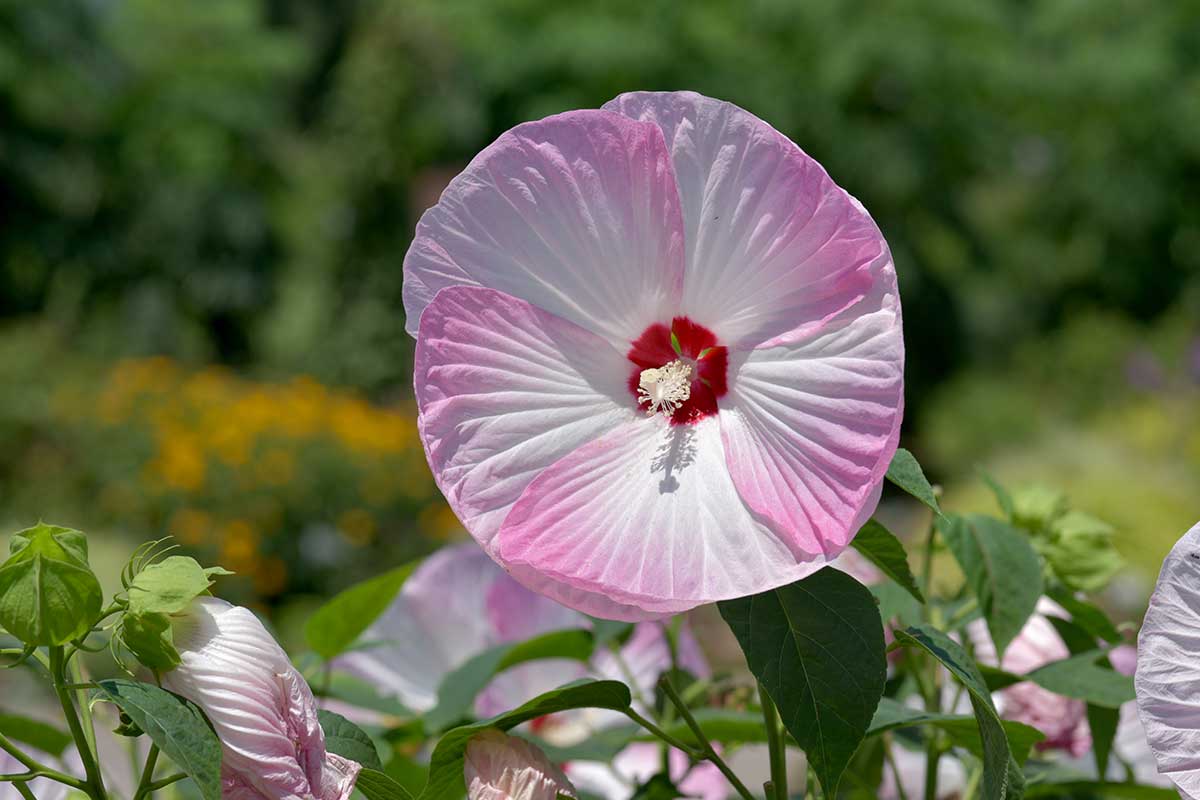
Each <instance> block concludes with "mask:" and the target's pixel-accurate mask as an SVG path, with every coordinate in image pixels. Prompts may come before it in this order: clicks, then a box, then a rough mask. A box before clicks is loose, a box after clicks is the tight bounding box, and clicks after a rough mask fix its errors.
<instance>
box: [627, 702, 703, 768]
mask: <svg viewBox="0 0 1200 800" xmlns="http://www.w3.org/2000/svg"><path fill="white" fill-rule="evenodd" d="M625 716H627V717H629V718H630V719H631V720H633V721H634V722H636V723H637V724H638V725H641V726H642V727H643V728H645V729H646V730H647V731H649V732H650V733H652V734H654V735H655V736H657V737H658V738H659V739H661V740H663V741H664V742H666V743H667V744H669V745H670V746H671V747H674V748H675V749H676V750H682V751H683V752H684V753H686V754H687V756H688V757H689V758H695V759H703V758H704V757H705V754H704V752H703V751H702V750H697V749H696V748H694V747H692V746H691V745H690V744H687V743H686V742H684V741H682V740H680V739H677V738H675V737H674V736H672V735H671V734H669V733H667V732H666V731H664V730H663V729H662V728H660V727H658V726H657V725H655V724H654V723H653V722H651V721H650V720H648V719H646V718H645V717H643V716H642V715H641V714H639V713H637V712H636V711H634V710H633V709H632V708H627V709H625Z"/></svg>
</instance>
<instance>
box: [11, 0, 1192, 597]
mask: <svg viewBox="0 0 1200 800" xmlns="http://www.w3.org/2000/svg"><path fill="white" fill-rule="evenodd" d="M1198 20H1200V3H1197V2H1195V0H1181V2H1175V3H1160V4H1152V5H1149V6H1147V5H1144V4H1137V3H1132V2H1128V0H1092V1H1091V2H1083V1H1082V0H1064V1H1063V2H1057V3H1045V4H1024V3H1016V2H1011V1H1010V0H986V2H977V3H959V2H954V1H953V0H921V2H916V3H904V4H895V3H883V2H863V1H862V0H839V1H838V2H828V3H812V4H795V3H792V2H785V1H784V0H755V1H754V2H748V3H738V4H731V3H726V2H721V1H720V0H695V2H691V3H686V4H681V3H675V2H670V1H669V0H637V2H632V1H630V2H625V1H621V2H599V0H594V1H593V2H581V3H571V4H547V3H544V2H541V1H540V0H493V1H492V2H488V0H353V1H351V2H343V3H323V2H318V1H317V0H298V1H297V2H289V3H283V2H278V0H275V1H271V0H263V2H244V1H243V0H211V1H210V2H206V3H201V4H195V3H192V4H182V5H181V4H164V3H160V2H156V1H155V0H120V2H71V1H70V0H46V2H39V3H23V2H18V1H17V0H4V1H3V2H2V3H0V115H2V118H3V120H4V123H3V126H0V219H2V220H3V224H2V225H0V375H2V376H3V377H2V379H3V382H4V385H5V386H6V387H11V389H10V390H9V391H5V392H3V393H0V446H2V447H3V451H4V453H5V454H6V457H5V458H4V459H3V460H2V461H0V497H2V498H3V514H4V516H6V517H9V518H11V520H12V523H11V524H6V525H5V526H4V529H5V530H14V529H17V528H20V527H24V526H25V525H26V524H29V523H31V522H32V521H34V516H36V515H37V514H44V515H46V516H47V517H48V518H54V519H57V520H62V521H64V522H65V523H67V524H75V525H77V526H78V527H82V528H87V529H89V530H97V529H107V530H109V531H111V532H112V533H113V534H118V533H121V534H129V535H130V536H131V537H134V538H147V537H156V536H161V535H164V534H166V533H168V532H170V533H173V534H175V535H177V536H178V537H179V538H180V539H181V541H183V542H184V543H185V544H187V545H188V546H190V547H194V548H197V549H200V550H207V551H208V552H211V553H212V554H213V557H214V558H217V559H219V560H220V561H221V562H222V563H224V564H226V566H230V567H232V568H235V569H238V571H239V573H240V577H239V578H238V579H237V581H240V582H241V588H240V591H241V592H242V593H243V595H244V597H243V599H246V598H249V597H259V598H262V599H265V600H268V601H270V602H275V601H277V600H281V599H285V598H287V597H290V596H293V595H295V594H296V593H305V592H325V591H327V590H328V589H329V588H330V587H336V586H341V585H344V584H346V583H347V582H349V581H350V580H351V579H352V578H353V577H354V576H355V575H356V574H364V573H369V572H372V571H375V570H377V568H378V565H379V564H380V563H387V564H398V563H401V561H402V560H404V559H405V558H407V557H408V556H410V555H412V554H415V553H417V552H423V551H425V550H428V549H430V548H431V547H432V546H433V543H432V541H430V540H431V539H437V538H438V537H442V536H446V535H450V534H452V533H453V529H454V524H453V519H452V517H450V516H448V512H446V511H445V510H444V507H443V506H441V504H440V501H439V500H438V498H437V492H436V490H435V489H434V488H433V486H432V484H431V482H430V478H429V476H428V471H427V469H426V467H425V464H424V460H423V456H422V454H421V452H420V447H419V444H418V443H417V442H416V440H415V436H414V433H415V432H414V430H413V414H412V409H411V394H410V388H409V380H410V370H411V342H410V340H409V339H408V337H407V336H406V335H405V334H404V332H403V323H404V319H403V312H402V306H401V302H400V289H401V271H400V266H401V260H402V257H403V253H404V251H405V249H406V248H407V245H408V242H409V238H410V236H411V232H412V229H413V225H414V223H415V220H416V217H417V216H418V215H419V213H420V212H421V211H422V210H423V209H424V208H425V207H427V206H428V205H430V204H431V203H433V202H434V201H435V200H436V197H437V195H438V192H439V191H440V190H441V187H442V186H443V185H444V184H445V182H446V180H448V178H449V177H450V176H452V175H453V174H454V173H455V172H457V171H458V170H459V169H460V168H461V167H462V166H463V165H464V164H465V163H466V161H467V160H468V159H469V158H470V157H471V156H472V155H473V154H474V153H475V152H477V151H478V150H479V149H480V148H481V147H482V146H484V145H485V144H486V143H488V142H489V141H491V140H492V139H493V138H494V137H495V136H497V135H498V134H499V133H500V132H502V131H503V130H505V129H506V128H508V127H510V126H512V125H514V124H516V123H518V122H520V121H523V120H526V119H530V118H535V117H539V116H543V115H545V114H549V113H553V112H557V111H561V110H565V109H569V108H576V107H589V106H597V105H599V104H601V103H603V102H604V101H605V100H607V99H609V98H610V97H612V96H613V95H615V94H617V93H619V92H621V91H623V90H627V89H636V88H650V89H666V88H690V89H695V90H697V91H700V92H702V93H705V94H709V95H713V96H716V97H721V98H724V99H728V100H731V101H734V102H736V103H738V104H739V105H742V106H743V107H745V108H748V109H750V110H751V111H753V112H754V113H756V114H758V115H759V116H761V117H763V118H764V119H767V120H768V121H770V122H771V123H772V124H773V125H775V126H776V127H778V128H779V129H780V130H782V131H784V132H785V133H787V134H788V135H789V136H791V137H792V138H793V139H794V140H795V141H797V142H798V143H799V144H800V145H801V146H802V147H803V148H804V149H805V150H807V151H808V152H809V153H810V154H812V155H813V156H814V157H816V158H817V159H818V160H819V161H821V162H822V163H823V164H824V165H825V166H826V168H827V169H828V170H829V171H830V173H831V174H832V175H833V176H834V177H835V179H836V180H837V181H838V182H839V183H840V184H841V185H843V186H844V187H846V188H847V189H848V190H849V191H850V192H851V193H853V194H855V195H856V196H857V197H859V198H860V199H861V200H862V201H863V202H864V203H865V204H866V205H867V207H868V208H869V209H870V210H871V212H872V214H873V215H874V216H875V218H876V220H877V221H878V222H879V224H880V226H881V227H882V228H883V230H884V232H885V234H886V235H887V237H888V240H889V242H890V244H891V246H892V249H893V252H894V254H895V258H896V262H897V266H898V269H899V273H900V279H901V287H902V292H903V299H904V308H905V324H906V336H907V339H908V348H909V361H908V386H909V391H908V398H907V403H908V416H907V420H906V435H907V437H908V440H909V444H910V446H911V447H912V449H914V450H915V451H917V452H918V453H920V454H921V457H922V460H923V462H924V463H925V464H926V466H927V467H928V468H929V469H930V471H931V474H932V475H933V476H934V477H935V478H938V479H940V480H943V481H945V482H947V483H948V484H949V485H948V494H947V498H946V499H947V505H948V506H949V507H953V508H959V509H969V508H973V507H978V506H979V505H981V504H984V503H990V500H989V499H987V498H986V497H985V496H984V495H983V494H982V491H983V490H981V489H980V488H979V487H980V484H979V482H978V481H976V480H975V479H974V478H973V476H972V475H971V468H972V467H973V466H974V465H975V464H978V463H984V464H986V465H987V466H988V468H989V470H990V471H992V472H993V473H995V474H996V475H997V476H999V477H1001V478H1002V479H1004V480H1005V481H1006V482H1008V483H1010V484H1012V483H1021V482H1028V481H1034V480H1037V481H1043V482H1049V483H1052V484H1055V485H1059V486H1062V487H1064V488H1065V489H1067V490H1068V492H1069V493H1070V495H1071V498H1072V500H1073V501H1076V502H1077V504H1078V505H1079V506H1080V507H1083V508H1087V509H1088V510H1090V511H1092V512H1094V513H1096V514H1097V515H1099V516H1101V517H1102V518H1104V519H1107V520H1109V521H1111V522H1113V523H1114V524H1115V525H1116V526H1117V541H1118V545H1119V546H1120V547H1121V548H1122V549H1123V550H1124V551H1125V553H1126V555H1128V556H1129V557H1130V558H1131V559H1132V560H1133V561H1134V563H1135V565H1137V566H1140V567H1141V569H1142V571H1143V574H1145V573H1147V572H1150V574H1152V570H1154V569H1156V568H1157V565H1158V564H1159V562H1160V561H1161V558H1162V556H1163V555H1164V554H1165V553H1166V550H1167V548H1168V546H1169V544H1170V543H1171V542H1173V541H1174V539H1175V538H1176V537H1177V536H1178V535H1179V534H1180V533H1181V532H1182V531H1183V530H1186V528H1187V527H1188V526H1190V525H1191V524H1192V523H1193V522H1194V521H1195V519H1194V517H1195V507H1194V496H1195V486H1197V485H1198V482H1200V411H1198V410H1197V409H1200V403H1198V402H1197V400H1200V325H1198V323H1197V320H1200V194H1198V193H1197V192H1196V190H1195V187H1196V185H1198V182H1200V138H1198V137H1197V136H1196V135H1195V131H1196V130H1197V129H1200V104H1197V103H1196V102H1195V98H1196V96H1197V95H1198V94H1200V24H1197V21H1198ZM960 485H961V487H962V488H959V487H960ZM1117 487H1119V488H1120V489H1121V491H1114V488H1117ZM1189 506H1190V507H1189ZM31 515H34V516H31ZM900 527H902V526H900ZM344 543H348V544H349V545H351V546H350V547H345V546H342V545H343V544H344ZM96 548H97V549H99V544H97V545H96ZM381 559H382V561H381ZM235 591H236V590H232V589H231V593H234V592H235ZM1140 602H1141V599H1137V598H1135V599H1134V600H1133V601H1132V602H1131V605H1133V606H1136V605H1137V604H1138V603H1140Z"/></svg>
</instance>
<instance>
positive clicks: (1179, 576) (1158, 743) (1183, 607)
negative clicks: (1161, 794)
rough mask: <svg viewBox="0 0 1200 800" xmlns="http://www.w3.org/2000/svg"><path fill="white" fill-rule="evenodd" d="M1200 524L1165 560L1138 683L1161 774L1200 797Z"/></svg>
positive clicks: (1145, 627) (1142, 641)
mask: <svg viewBox="0 0 1200 800" xmlns="http://www.w3.org/2000/svg"><path fill="white" fill-rule="evenodd" d="M1198 637H1200V524H1198V525H1196V526H1195V527H1194V528H1192V529H1191V530H1190V531H1188V532H1187V533H1185V534H1184V535H1183V538H1181V539H1180V540H1179V541H1178V542H1176V543H1175V546H1174V547H1173V548H1171V553H1170V554H1169V555H1168V556H1167V560H1166V561H1164V562H1163V566H1162V571H1161V572H1160V573H1159V575H1158V583H1157V584H1155V586H1154V593H1153V594H1151V595H1150V607H1149V608H1148V609H1146V617H1145V619H1144V620H1143V621H1142V629H1141V631H1140V632H1139V633H1138V649H1137V671H1136V672H1135V673H1134V678H1133V681H1134V683H1133V685H1134V689H1135V690H1136V693H1137V707H1138V714H1139V715H1140V716H1141V719H1142V724H1143V725H1144V726H1145V729H1146V738H1147V740H1148V741H1149V743H1150V750H1151V751H1152V752H1153V753H1154V758H1155V760H1156V761H1157V762H1158V771H1159V772H1161V773H1163V774H1164V775H1166V776H1167V777H1169V778H1170V779H1171V780H1172V781H1174V782H1175V785H1176V786H1177V787H1178V788H1179V793H1180V794H1181V795H1183V796H1184V797H1186V798H1191V799H1193V800H1194V798H1200V666H1197V664H1196V652H1197V644H1196V643H1197V639H1198Z"/></svg>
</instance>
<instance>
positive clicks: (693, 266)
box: [404, 92, 904, 620]
mask: <svg viewBox="0 0 1200 800" xmlns="http://www.w3.org/2000/svg"><path fill="white" fill-rule="evenodd" d="M404 274H405V279H404V304H405V311H406V314H407V317H408V320H407V326H408V330H409V332H410V333H411V334H413V335H414V336H416V337H417V350H416V370H415V384H416V396H417V402H418V406H419V411H420V417H419V427H420V432H421V438H422V441H423V443H424V445H425V448H426V451H427V454H428V457H429V463H430V466H431V468H432V469H433V473H434V476H435V478H436V480H437V483H438V486H439V487H440V488H441V490H442V492H443V493H444V494H445V496H446V498H447V500H448V501H449V503H450V505H451V507H452V508H453V509H454V511H455V513H456V514H457V515H458V517H459V518H460V519H461V520H462V521H463V524H464V525H465V526H466V527H467V529H468V530H469V531H470V532H471V534H472V535H473V536H474V537H475V539H476V540H478V542H479V543H480V544H481V545H482V546H483V547H484V549H485V550H486V551H487V553H488V554H489V555H490V556H491V557H492V558H494V559H495V560H497V561H498V562H499V563H501V564H502V565H503V566H504V567H505V568H506V569H507V570H508V571H509V572H510V573H512V574H513V575H514V576H515V577H516V578H517V579H518V580H520V581H521V582H522V583H524V584H526V585H527V586H529V587H531V588H533V589H535V590H537V591H539V592H542V593H545V594H547V595H549V596H551V597H553V598H554V599H556V600H558V601H560V602H562V603H564V604H566V605H568V606H571V607H573V608H577V609H580V610H582V611H586V612H588V613H591V614H594V615H597V616H605V617H611V618H618V619H629V620H637V619H648V618H653V617H659V616H664V615H669V614H672V613H676V612H680V611H684V610H687V609H690V608H693V607H695V606H698V605H700V604H703V603H708V602H712V601H715V600H720V599H724V598H730V597H742V596H745V595H749V594H754V593H757V592H761V591H765V590H767V589H770V588H772V587H775V586H780V585H783V584H786V583H790V582H792V581H795V580H798V579H799V578H802V577H804V576H806V575H808V574H810V573H812V572H814V571H816V570H817V569H818V568H820V567H821V566H823V565H824V564H825V563H827V562H828V561H829V560H831V559H832V558H834V557H835V556H837V554H838V553H840V552H841V551H842V550H843V549H844V548H845V547H846V545H847V543H848V542H849V541H850V540H851V538H853V536H854V534H855V533H856V532H857V531H858V529H859V527H860V526H861V525H862V523H863V522H864V521H866V519H867V518H868V517H869V516H870V515H871V513H872V512H873V511H874V509H875V507H876V505H877V503H878V500H879V493H880V490H881V482H882V479H883V475H884V472H885V471H886V469H887V466H888V463H889V461H890V460H891V457H892V455H893V453H894V451H895V448H896V442H897V438H898V435H899V426H900V420H901V416H902V412H901V409H902V405H903V367H904V344H903V338H902V331H901V316H900V300H899V295H898V293H897V288H896V275H895V270H894V268H893V265H892V259H891V255H890V253H889V251H888V248H887V244H886V242H885V241H884V239H883V236H882V235H881V234H880V232H879V229H878V228H877V227H876V226H875V223H874V222H873V221H872V220H871V218H870V216H869V215H868V214H867V212H866V210H865V209H864V208H863V207H862V205H861V204H860V203H859V202H858V201H857V200H855V199H854V198H853V197H851V196H850V195H849V194H847V193H846V192H845V191H843V190H842V189H840V188H839V187H838V186H837V185H836V184H834V183H833V181H832V180H830V178H829V176H828V175H827V174H826V173H825V171H824V170H823V169H822V168H821V166H820V165H819V164H817V163H816V162H815V161H814V160H813V159H811V158H809V157H808V156H807V155H805V154H804V153H803V152H802V151H801V150H800V148H799V147H797V146H796V145H795V144H794V143H792V142H791V141H790V140H788V139H787V138H786V137H785V136H783V135H782V134H780V133H779V132H778V131H776V130H774V129H773V128H772V127H771V126H770V125H768V124H767V123H765V122H763V121H762V120H760V119H758V118H757V117H754V116H753V115H751V114H749V113H747V112H746V111H743V110H742V109H740V108H737V107H736V106H733V105H730V104H728V103H723V102H720V101H717V100H712V99H709V98H706V97H702V96H700V95H697V94H694V93H690V92H678V93H633V94H625V95H622V96H620V97H618V98H617V99H616V100H613V101H612V102H610V103H609V104H607V105H606V106H605V107H604V108H603V109H601V110H583V111H571V112H567V113H564V114H559V115H556V116H553V117H548V118H546V119H543V120H539V121H537V122H529V123H525V124H522V125H519V126H517V127H516V128H514V129H512V130H510V131H508V132H507V133H505V134H504V135H502V136H501V137H500V138H499V139H498V140H496V142H494V143H493V144H492V145H490V146H488V147H487V148H486V149H485V150H484V151H483V152H481V153H480V154H479V155H478V156H476V158H475V159H474V160H473V161H472V162H471V164H470V165H469V166H468V167H467V168H466V170H464V171H463V173H462V174H460V175H459V176H458V177H456V178H455V179H454V180H453V181H451V183H450V185H449V186H448V187H447V188H446V190H445V192H444V193H443V194H442V197H441V200H440V201H439V202H438V204H437V205H436V206H434V207H433V208H431V209H430V210H429V211H427V212H426V213H425V215H424V216H423V217H422V218H421V221H420V223H419V225H418V226H417V231H416V237H415V239H414V241H413V244H412V247H411V248H410V249H409V252H408V254H407V256H406V257H405V261H404Z"/></svg>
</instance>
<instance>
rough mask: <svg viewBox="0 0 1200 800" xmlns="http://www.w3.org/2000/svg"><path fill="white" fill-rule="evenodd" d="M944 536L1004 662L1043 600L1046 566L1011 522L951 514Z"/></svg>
mask: <svg viewBox="0 0 1200 800" xmlns="http://www.w3.org/2000/svg"><path fill="white" fill-rule="evenodd" d="M938 531H939V532H940V533H941V534H942V538H943V539H944V540H945V541H946V544H947V546H949V548H950V551H951V552H952V553H954V557H955V559H956V560H957V561H958V564H959V566H960V567H962V571H963V574H964V575H966V578H967V583H968V585H969V586H970V587H971V591H972V592H973V593H974V594H975V597H976V599H978V600H979V608H980V609H981V610H982V611H983V617H984V619H986V620H987V624H988V632H989V633H990V634H991V637H992V641H993V642H995V644H996V653H997V656H998V657H999V658H1003V657H1004V650H1005V649H1006V648H1007V647H1008V645H1009V642H1011V641H1012V640H1013V639H1015V638H1016V636H1017V634H1018V633H1020V632H1021V628H1023V627H1025V621H1026V620H1028V619H1029V615H1030V614H1032V613H1033V610H1034V608H1036V607H1037V601H1038V598H1040V597H1041V596H1042V565H1041V562H1040V561H1039V560H1038V557H1037V553H1035V552H1034V550H1033V547H1032V545H1030V543H1029V540H1028V539H1027V538H1026V537H1025V536H1023V535H1022V534H1021V533H1020V532H1019V531H1017V530H1016V529H1015V528H1013V527H1012V526H1011V525H1009V524H1008V523H1006V522H1003V521H1001V520H998V519H996V518H995V517H988V516H984V515H982V514H971V515H969V516H965V517H964V516H958V515H950V516H948V517H943V518H942V519H940V520H938Z"/></svg>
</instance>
